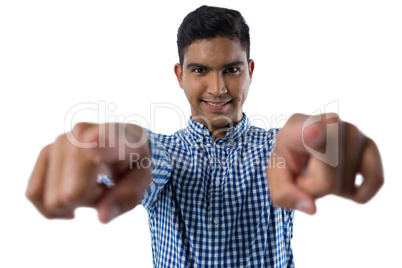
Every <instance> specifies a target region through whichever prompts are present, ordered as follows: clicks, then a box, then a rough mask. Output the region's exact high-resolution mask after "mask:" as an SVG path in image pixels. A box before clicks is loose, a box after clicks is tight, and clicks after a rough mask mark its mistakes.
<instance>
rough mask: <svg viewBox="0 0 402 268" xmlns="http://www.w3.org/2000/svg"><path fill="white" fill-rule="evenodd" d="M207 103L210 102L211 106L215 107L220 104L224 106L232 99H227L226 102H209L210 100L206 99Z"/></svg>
mask: <svg viewBox="0 0 402 268" xmlns="http://www.w3.org/2000/svg"><path fill="white" fill-rule="evenodd" d="M205 102H206V103H208V104H209V105H211V106H215V107H219V106H224V105H225V104H226V103H229V102H230V101H226V102H219V103H218V102H209V101H205Z"/></svg>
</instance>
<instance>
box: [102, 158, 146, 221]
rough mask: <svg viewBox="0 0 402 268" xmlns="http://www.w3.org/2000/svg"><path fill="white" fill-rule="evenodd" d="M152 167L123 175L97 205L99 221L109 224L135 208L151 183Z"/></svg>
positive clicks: (134, 170) (131, 170) (139, 168)
mask: <svg viewBox="0 0 402 268" xmlns="http://www.w3.org/2000/svg"><path fill="white" fill-rule="evenodd" d="M151 178H152V175H151V167H150V165H149V166H146V167H138V168H134V169H130V170H128V171H127V172H126V173H125V174H123V175H122V176H121V177H120V178H118V181H117V183H116V185H115V187H114V188H112V189H109V190H108V192H107V193H106V195H105V196H104V197H103V198H102V199H101V200H100V201H99V203H98V204H97V207H96V209H97V211H98V217H99V220H100V221H101V222H102V223H108V222H110V221H111V220H113V219H114V218H116V217H118V216H120V215H121V214H123V213H125V212H127V211H130V210H132V209H133V208H135V207H136V206H137V205H138V204H139V202H140V201H141V198H142V196H143V194H144V193H145V191H146V190H147V189H148V187H149V185H150V183H151V180H152V179H151Z"/></svg>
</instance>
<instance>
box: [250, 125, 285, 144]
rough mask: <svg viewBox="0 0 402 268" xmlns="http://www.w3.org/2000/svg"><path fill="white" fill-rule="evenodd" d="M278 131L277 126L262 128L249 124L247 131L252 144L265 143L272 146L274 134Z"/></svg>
mask: <svg viewBox="0 0 402 268" xmlns="http://www.w3.org/2000/svg"><path fill="white" fill-rule="evenodd" d="M278 133H279V128H271V129H264V128H260V127H256V126H250V129H249V130H248V132H247V137H248V138H249V139H248V140H249V142H251V143H253V144H267V145H269V146H273V145H274V143H275V139H276V136H277V135H278Z"/></svg>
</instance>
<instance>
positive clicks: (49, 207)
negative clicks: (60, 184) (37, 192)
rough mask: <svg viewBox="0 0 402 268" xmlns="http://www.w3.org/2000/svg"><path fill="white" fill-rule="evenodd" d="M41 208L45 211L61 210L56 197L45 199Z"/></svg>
mask: <svg viewBox="0 0 402 268" xmlns="http://www.w3.org/2000/svg"><path fill="white" fill-rule="evenodd" d="M43 207H44V209H45V210H46V211H49V212H51V211H56V210H58V209H60V208H61V204H60V201H59V199H58V198H57V197H45V198H44V201H43Z"/></svg>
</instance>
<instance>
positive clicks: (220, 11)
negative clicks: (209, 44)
mask: <svg viewBox="0 0 402 268" xmlns="http://www.w3.org/2000/svg"><path fill="white" fill-rule="evenodd" d="M218 36H224V37H229V38H233V39H237V40H239V41H240V43H241V46H242V47H243V48H244V50H245V51H246V55H247V60H249V59H250V33H249V27H248V25H247V23H246V21H245V19H244V18H243V16H242V15H241V14H240V12H239V11H236V10H232V9H227V8H220V7H211V6H205V5H204V6H201V7H199V8H197V9H196V10H194V11H192V12H190V13H189V14H188V15H187V16H186V17H185V18H184V19H183V22H182V23H181V25H180V27H179V30H178V32H177V48H178V50H179V60H180V65H181V66H183V61H184V53H185V52H186V51H185V50H186V49H187V47H188V46H190V45H191V44H192V43H193V42H194V41H196V40H199V39H209V38H215V37H218Z"/></svg>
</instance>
